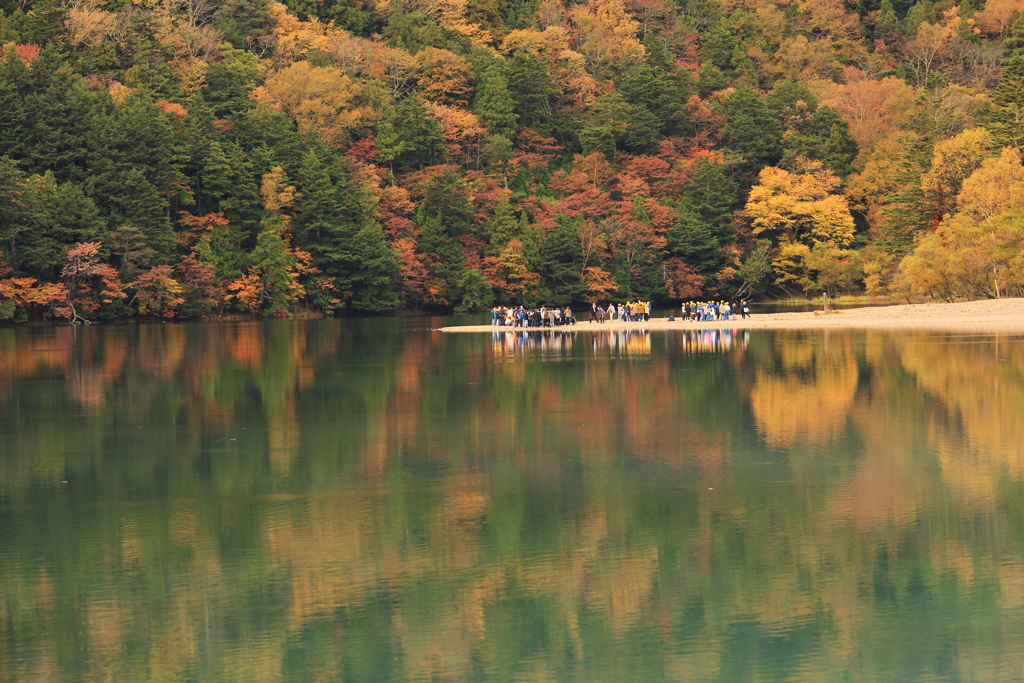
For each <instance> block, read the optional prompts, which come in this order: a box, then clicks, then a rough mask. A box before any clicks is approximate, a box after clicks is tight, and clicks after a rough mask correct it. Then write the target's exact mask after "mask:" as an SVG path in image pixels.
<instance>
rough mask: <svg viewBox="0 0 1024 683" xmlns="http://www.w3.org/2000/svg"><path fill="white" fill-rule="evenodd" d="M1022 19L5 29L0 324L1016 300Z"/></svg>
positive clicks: (504, 9) (321, 19) (482, 20)
mask: <svg viewBox="0 0 1024 683" xmlns="http://www.w3.org/2000/svg"><path fill="white" fill-rule="evenodd" d="M1022 11H1024V0H988V1H987V2H983V1H982V0H964V2H962V3H961V4H960V5H955V4H953V3H952V2H945V1H944V0H939V1H938V2H935V3H933V2H930V1H929V0H919V1H918V2H916V3H912V2H910V0H881V2H879V1H878V0H848V1H847V2H845V3H844V2H841V1H840V0H806V1H805V2H799V1H797V0H792V1H787V0H590V1H589V2H576V1H573V0H359V1H352V0H318V1H317V2H313V1H312V0H289V1H288V2H285V3H284V4H281V3H277V2H266V1H264V0H222V1H220V2H215V1H214V0H138V1H137V2H133V1H129V0H107V1H106V2H104V0H0V44H2V54H0V196H2V199H0V323H2V322H5V321H8V322H10V321H13V322H24V321H33V320H42V319H57V320H61V319H63V320H67V321H70V322H83V321H91V320H98V319H111V318H119V317H127V316H150V317H162V318H202V317H210V316H216V315H227V314H232V315H237V314H248V315H256V316H265V317H287V316H291V315H320V314H335V313H339V312H343V313H348V312H352V313H359V312H383V311H391V310H397V309H404V308H408V309H416V310H435V311H452V310H455V311H473V310H480V309H482V308H486V307H489V306H492V305H494V304H497V303H504V304H524V305H528V306H530V305H537V304H540V303H542V302H547V303H554V304H569V303H580V302H585V301H594V300H608V299H623V298H626V297H642V298H645V299H650V300H653V301H656V302H672V301H679V300H680V299H687V298H702V297H711V296H714V297H738V296H745V297H748V298H753V297H758V296H764V295H766V294H771V295H782V296H807V295H817V294H818V293H821V292H826V293H829V294H838V293H841V292H866V293H868V294H872V295H874V294H879V295H898V296H900V297H911V298H917V299H932V300H956V299H964V298H966V299H976V298H986V297H999V296H1007V295H1012V296H1021V295H1024V220H1022V218H1024V217H1022V211H1024V165H1022V159H1021V151H1020V150H1021V147H1022V146H1024V17H1022Z"/></svg>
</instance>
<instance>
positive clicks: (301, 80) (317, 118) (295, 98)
mask: <svg viewBox="0 0 1024 683" xmlns="http://www.w3.org/2000/svg"><path fill="white" fill-rule="evenodd" d="M263 88H264V90H263V91H261V92H258V93H257V95H256V99H263V100H264V101H267V102H269V103H271V104H274V105H277V106H279V107H280V108H281V109H283V110H284V111H285V112H287V113H288V114H289V115H290V116H291V117H292V118H294V119H295V122H296V123H297V124H298V126H299V130H300V131H303V132H309V131H312V132H314V133H316V135H317V136H318V137H319V138H320V139H321V140H322V141H323V142H324V144H327V145H331V146H338V145H340V144H341V143H343V142H345V141H346V140H347V139H348V132H349V130H350V129H352V128H355V127H357V126H359V125H362V124H364V123H366V122H369V121H370V120H372V119H373V117H374V116H375V114H374V112H373V110H372V109H371V108H370V107H368V106H365V105H363V104H361V102H360V100H361V97H362V95H363V87H362V86H361V85H359V84H358V83H356V82H355V81H353V80H352V79H351V78H350V77H349V76H348V75H347V74H345V73H343V72H342V71H341V69H338V68H336V67H333V66H313V65H312V64H310V63H309V62H295V63H293V64H289V65H288V66H287V67H285V68H283V69H281V70H280V71H278V72H277V73H274V74H271V75H270V76H268V77H267V79H266V82H265V84H264V86H263ZM257 90H258V91H259V89H257Z"/></svg>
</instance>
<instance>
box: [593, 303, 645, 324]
mask: <svg viewBox="0 0 1024 683" xmlns="http://www.w3.org/2000/svg"><path fill="white" fill-rule="evenodd" d="M650 319H651V302H650V301H630V302H629V303H625V304H618V305H616V304H613V303H612V302H610V301H609V302H608V304H607V305H601V304H599V303H597V302H594V303H592V304H590V320H589V322H592V323H593V322H598V323H603V322H604V321H605V320H621V321H623V322H627V323H628V322H639V321H644V320H650Z"/></svg>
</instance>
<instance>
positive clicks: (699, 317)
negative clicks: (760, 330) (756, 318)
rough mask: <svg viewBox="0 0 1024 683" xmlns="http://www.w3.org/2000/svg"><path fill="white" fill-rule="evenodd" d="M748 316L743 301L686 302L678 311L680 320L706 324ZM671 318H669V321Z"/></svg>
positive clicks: (748, 311)
mask: <svg viewBox="0 0 1024 683" xmlns="http://www.w3.org/2000/svg"><path fill="white" fill-rule="evenodd" d="M749 316H750V309H749V308H747V302H746V300H745V299H740V300H739V301H733V302H729V301H698V302H693V301H688V302H686V303H684V304H683V306H682V309H681V310H680V316H679V319H680V320H693V321H699V322H708V321H713V320H733V319H734V318H735V319H736V320H739V319H740V318H741V317H742V318H747V317H749ZM671 319H672V316H669V320H671Z"/></svg>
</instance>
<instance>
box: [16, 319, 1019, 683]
mask: <svg viewBox="0 0 1024 683" xmlns="http://www.w3.org/2000/svg"><path fill="white" fill-rule="evenodd" d="M450 322H451V319H422V318H421V319H375V320H349V321H335V320H324V321H295V322H267V323H249V322H242V323H222V324H202V323H197V324H168V325H132V326H128V325H126V326H93V327H88V328H84V329H72V328H69V327H49V328H19V329H10V328H8V329H0V681H2V682H7V681H47V682H50V683H61V682H64V681H68V682H76V683H77V682H79V681H97V682H98V681H115V682H117V681H131V682H141V681H238V682H240V683H241V682H245V683H251V682H254V681H259V682H271V681H287V682H290V681H352V682H355V683H364V682H368V681H388V682H390V681H519V680H522V681H579V682H581V683H582V682H602V683H603V682H606V681H607V682H609V683H611V682H616V683H618V682H621V681H687V682H690V681H728V682H732V681H736V682H750V681H809V682H811V681H813V682H820V681H886V682H889V681H1017V680H1021V676H1022V672H1024V340H1022V338H1021V337H1019V336H1017V337H1013V336H1010V337H1007V336H1005V335H1003V336H999V337H997V336H991V335H984V334H977V335H963V334H943V333H935V332H900V333H896V332H887V331H869V332H858V331H854V332H849V331H841V332H831V333H823V332H811V331H787V332H775V333H772V332H763V331H751V332H742V331H740V332H728V331H724V332H721V333H718V332H703V333H702V332H683V331H678V332H670V333H654V334H644V333H641V332H636V333H625V332H623V333H604V334H591V333H587V332H582V331H581V332H578V333H575V334H558V333H548V334H537V333H534V334H532V335H518V336H517V335H508V336H506V335H498V336H494V337H492V335H489V334H484V335H444V334H442V333H439V332H432V331H431V329H430V328H432V327H439V326H440V325H441V324H448V323H450ZM581 327H585V325H583V326H581ZM681 328H684V329H687V330H694V329H695V328H694V327H693V326H692V325H691V326H689V327H685V326H682V325H681Z"/></svg>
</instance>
